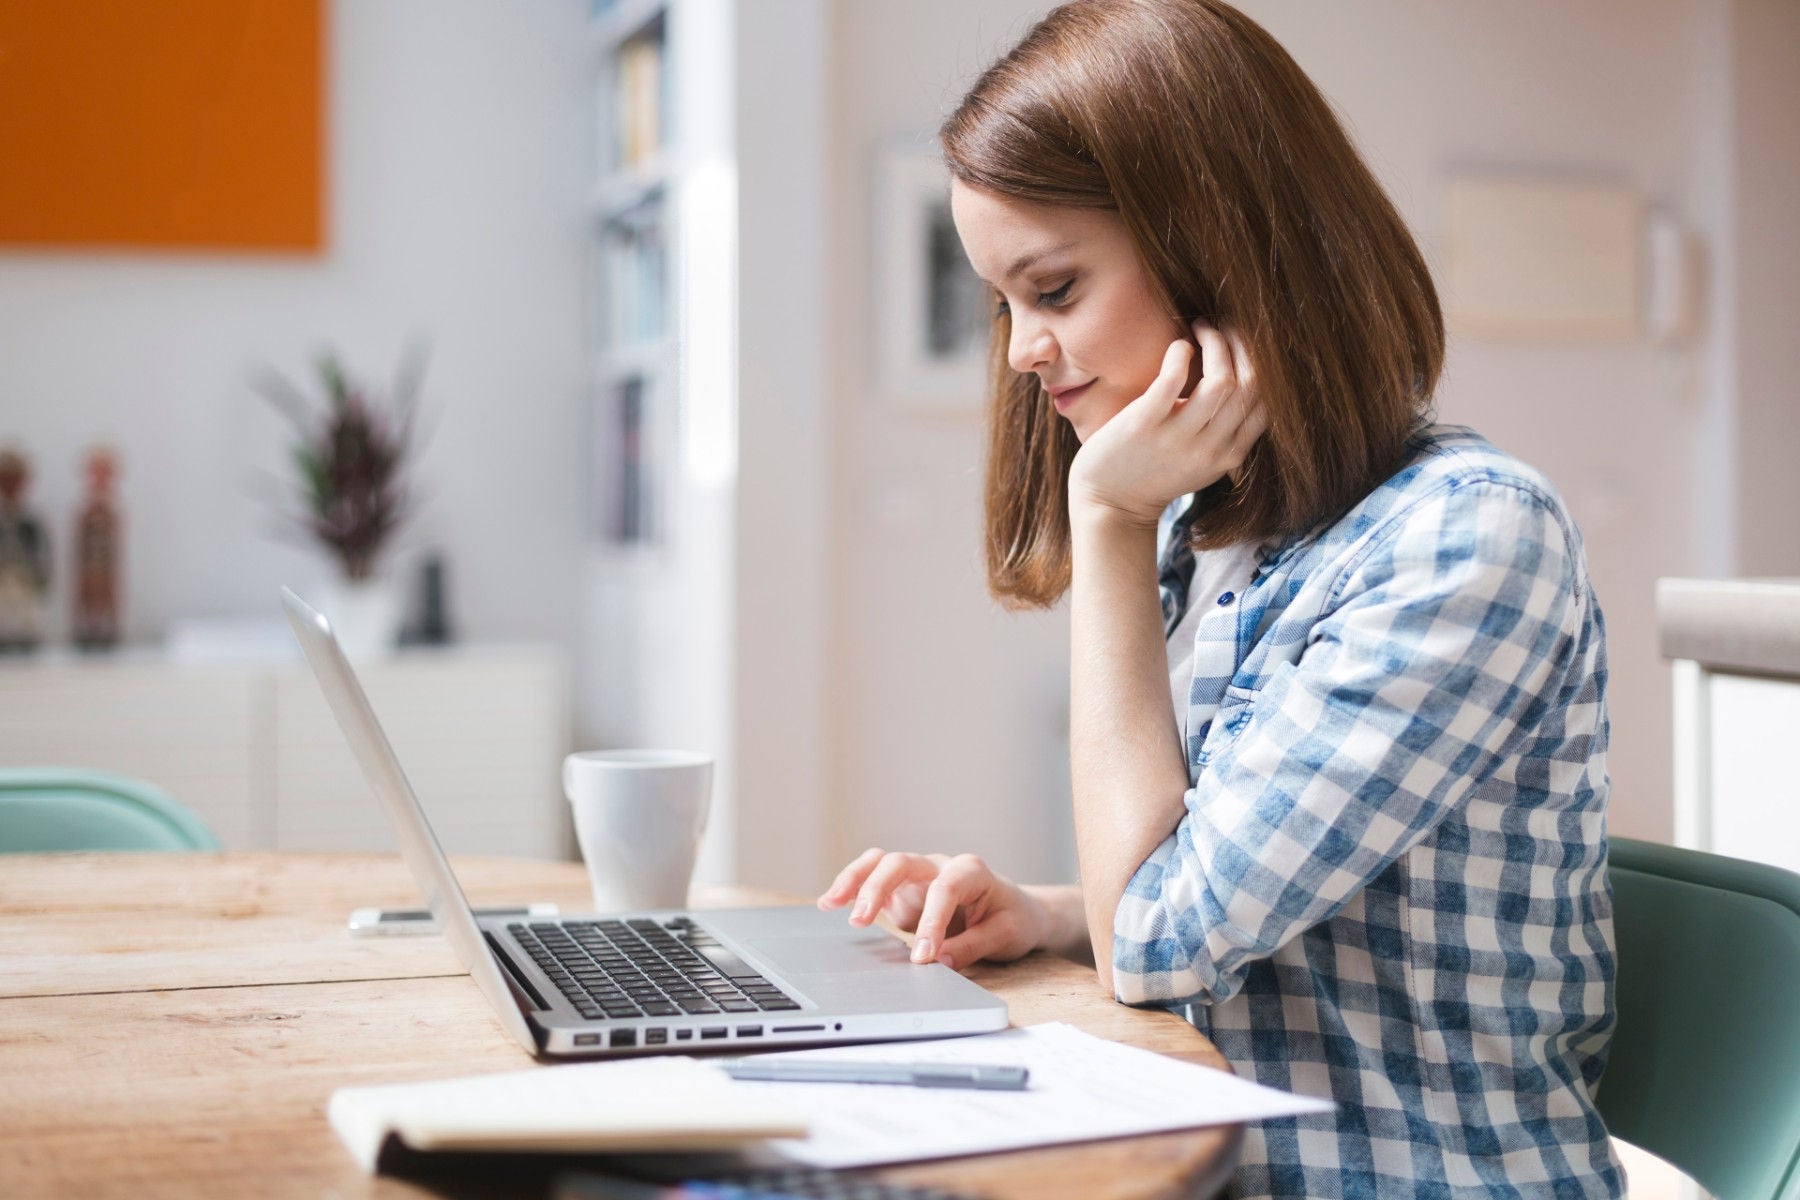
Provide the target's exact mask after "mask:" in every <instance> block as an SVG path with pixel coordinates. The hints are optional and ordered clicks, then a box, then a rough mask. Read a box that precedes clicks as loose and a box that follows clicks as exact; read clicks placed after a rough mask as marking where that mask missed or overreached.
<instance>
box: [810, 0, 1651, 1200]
mask: <svg viewBox="0 0 1800 1200" xmlns="http://www.w3.org/2000/svg"><path fill="white" fill-rule="evenodd" d="M941 138H942V142H943V145H944V151H945V157H946V160H947V162H948V164H949V167H950V172H951V175H952V177H953V184H952V208H953V212H954V216H955V219H956V224H957V228H958V231H959V233H960V234H961V237H962V240H963V245H964V249H965V250H966V251H967V253H968V256H969V259H970V261H971V262H972V263H973V265H974V267H975V270H976V272H977V273H978V274H979V275H980V276H981V277H982V278H983V279H984V280H986V281H987V282H988V283H989V284H990V285H991V286H992V287H993V289H994V292H995V296H996V305H997V307H996V322H995V333H994V348H995V356H994V357H995V363H994V381H993V395H992V400H991V414H992V420H991V442H990V446H989V461H988V468H987V470H988V484H987V554H988V571H989V581H990V586H991V587H992V590H993V591H994V592H995V594H996V595H997V596H999V597H1000V598H1001V599H1002V600H1003V601H1006V602H1009V603H1013V604H1019V605H1037V606H1043V605H1049V604H1052V603H1054V602H1055V601H1056V600H1057V599H1059V598H1060V596H1061V595H1062V594H1063V593H1064V592H1065V591H1066V592H1067V593H1068V594H1069V596H1070V613H1071V621H1072V628H1073V653H1072V663H1073V667H1072V679H1071V696H1072V708H1071V714H1072V715H1071V761H1072V778H1073V785H1074V786H1073V792H1074V804H1075V834H1076V839H1077V844H1078V851H1079V858H1080V865H1081V877H1082V883H1081V885H1080V886H1079V887H1078V888H1067V887H1064V888H1056V887H1024V886H1020V885H1018V884H1016V883H1014V882H1013V881H1011V880H1009V879H1006V878H1004V877H1002V876H1000V875H997V874H995V873H994V872H993V871H991V870H990V869H988V868H987V867H986V866H985V865H984V864H983V863H981V862H980V861H979V860H978V859H974V858H972V857H967V856H964V857H960V858H945V857H943V856H925V855H916V854H901V853H883V852H882V851H879V850H871V851H869V852H868V853H866V854H864V855H862V856H861V857H859V858H858V859H857V860H856V861H855V862H853V863H851V864H850V865H849V866H848V867H846V868H845V870H844V871H843V873H842V874H841V875H840V876H839V877H838V878H837V880H836V881H835V882H834V883H833V884H832V886H831V888H830V889H829V890H828V891H827V892H826V893H825V894H824V895H823V896H822V897H821V898H820V904H821V906H822V907H825V908H835V907H840V906H842V905H845V904H850V903H852V901H854V910H853V913H852V916H851V920H852V922H853V923H856V924H866V923H867V922H869V921H871V920H873V919H874V918H875V916H876V915H877V914H878V913H881V912H883V911H885V912H886V913H887V914H888V915H889V916H890V917H891V918H892V919H893V920H895V921H896V922H898V923H899V924H900V925H901V926H902V927H903V928H908V929H916V931H917V937H916V939H915V949H914V957H915V958H916V959H918V960H919V961H931V960H933V959H935V960H937V961H940V962H944V963H948V964H950V965H952V966H964V965H967V964H969V963H971V962H974V961H976V960H978V959H982V958H991V959H1000V960H1004V959H1010V958H1015V957H1017V956H1019V955H1021V954H1025V953H1027V952H1029V951H1031V950H1033V949H1036V948H1040V947H1042V948H1048V949H1051V950H1054V951H1058V952H1062V953H1068V954H1084V953H1091V954H1092V955H1093V959H1094V962H1095V966H1096V969H1097V971H1098V973H1099V977H1100V980H1101V982H1102V983H1103V984H1104V985H1105V986H1107V987H1109V988H1110V989H1111V991H1112V992H1113V994H1114V995H1115V996H1116V997H1117V998H1118V999H1119V1000H1120V1001H1122V1002H1124V1003H1127V1004H1140V1005H1157V1006H1161V1007H1166V1008H1170V1009H1175V1010H1177V1011H1182V1012H1185V1013H1186V1014H1187V1015H1188V1017H1189V1018H1190V1019H1191V1020H1193V1021H1194V1022H1195V1023H1196V1024H1197V1025H1198V1026H1199V1027H1200V1028H1201V1029H1202V1030H1203V1031H1205V1032H1206V1033H1207V1035H1208V1036H1209V1037H1210V1038H1211V1039H1212V1041H1213V1042H1214V1043H1215V1044H1216V1045H1217V1046H1218V1047H1219V1049H1220V1051H1221V1052H1223V1053H1224V1055H1225V1056H1226V1057H1227V1058H1228V1059H1230V1060H1231V1062H1232V1063H1233V1064H1234V1066H1235V1067H1236V1068H1237V1069H1238V1071H1239V1072H1240V1073H1242V1074H1244V1075H1246V1076H1247V1077H1250V1078H1253V1079H1256V1080H1259V1081H1261V1082H1265V1083H1269V1084H1272V1085H1275V1086H1278V1087H1282V1088H1288V1089H1291V1090H1294V1091H1298V1092H1304V1093H1308V1094H1313V1095H1320V1096H1326V1097H1329V1098H1331V1099H1332V1100H1334V1101H1335V1102H1336V1105H1337V1107H1336V1111H1335V1113H1334V1114H1332V1115H1330V1116H1325V1117H1316V1118H1303V1119H1297V1120H1287V1121H1274V1122H1268V1123H1265V1124H1263V1125H1260V1126H1257V1127H1254V1128H1252V1129H1251V1130H1250V1131H1249V1132H1248V1137H1247V1140H1246V1143H1245V1148H1244V1154H1243V1161H1242V1166H1241V1169H1240V1171H1239V1173H1238V1176H1237V1179H1236V1186H1237V1189H1238V1191H1239V1192H1240V1194H1245V1195H1292V1196H1340V1195H1341V1196H1374V1195H1395V1196H1402V1195H1403V1196H1451V1195H1490V1194H1502V1195H1511V1194H1529V1195H1539V1194H1543V1195H1548V1194H1556V1195H1570V1196H1575V1195H1617V1194H1620V1193H1621V1192H1622V1189H1623V1174H1622V1172H1621V1171H1620V1169H1619V1166H1618V1163H1617V1161H1616V1160H1615V1159H1614V1157H1613V1156H1612V1152H1611V1149H1610V1146H1609V1143H1608V1141H1607V1138H1606V1131H1605V1129H1604V1127H1603V1125H1602V1123H1601V1121H1600V1119H1599V1117H1598V1116H1597V1115H1596V1113H1595V1111H1594V1108H1593V1105H1592V1103H1591V1093H1592V1089H1593V1087H1594V1085H1595V1083H1596V1082H1597V1080H1598V1078H1599V1075H1600V1071H1601V1068H1602V1066H1603V1061H1604V1055H1605V1049H1606V1045H1607V1039H1608V1035H1609V1033H1610V1030H1611V1027H1612V1023H1613V1012H1612V1002H1611V980H1612V974H1613V971H1612V963H1613V960H1612V930H1611V916H1610V914H1611V900H1610V895H1609V893H1608V891H1607V884H1606V873H1605V867H1606V839H1605V827H1604V810H1605V802H1606V794H1607V787H1608V784H1607V778H1606V771H1605V752H1606V715H1605V683H1606V659H1605V648H1604V628H1603V624H1602V620H1601V615H1600V611H1599V608H1598V606H1597V605H1596V603H1595V599H1594V595H1593V590H1592V587H1591V586H1590V584H1589V580H1588V575H1587V568H1586V562H1585V559H1584V555H1583V551H1582V546H1581V540H1580V536H1579V534H1578V532H1577V531H1576V529H1575V526H1574V523H1573V522H1572V521H1571V520H1570V518H1569V516H1568V513H1567V512H1566V511H1565V509H1564V507H1563V504H1562V502H1561V500H1560V499H1559V498H1558V496H1557V495H1556V493H1555V491H1554V490H1553V489H1552V488H1551V486H1550V485H1549V484H1548V483H1547V482H1546V481H1545V480H1544V478H1543V477H1542V476H1540V475H1539V474H1537V473H1536V472H1535V471H1533V470H1532V469H1531V468H1529V467H1527V466H1524V465H1523V464H1521V463H1519V462H1517V461H1516V460H1514V459H1512V458H1509V457H1508V456H1506V455H1505V454H1503V453H1501V452H1500V451H1498V450H1496V449H1495V448H1494V447H1492V446H1491V445H1489V444H1488V443H1487V442H1485V441H1483V440H1482V439H1481V438H1480V437H1479V436H1477V435H1476V434H1474V433H1473V432H1472V431H1469V430H1466V429H1457V428H1451V427H1443V426H1434V425H1431V424H1429V423H1428V421H1427V414H1428V411H1429V405H1430V398H1431V394H1432V390H1433V388H1434V386H1435V384H1436V381H1437V378H1438V372H1439V368H1440V366H1441V363H1442V358H1443V326H1442V320H1441V317H1440V314H1439V308H1438V303H1437V298H1436V293H1435V291H1434V290H1433V287H1432V284H1431V279H1430V276H1429V273H1428V271H1427V269H1426V267H1425V264H1424V262H1423V260H1422V258H1421V256H1420V254H1419V252H1418V249H1417V247H1416V245H1415V244H1414V242H1413V240H1412V238H1411V236H1410V235H1409V234H1408V232H1407V230H1406V229H1405V227H1404V225H1403V224H1402V222H1401V221H1400V219H1399V217H1398V215H1397V214H1396V213H1395V211H1394V209H1393V207H1392V205H1391V204H1390V203H1389V201H1388V200H1387V198H1386V196H1385V195H1384V194H1383V193H1382V191H1381V189H1380V187H1379V186H1378V185H1377V183H1376V182H1375V180H1374V179H1373V177H1372V176H1371V174H1370V173H1369V171H1368V169H1367V168H1366V167H1365V166H1364V164H1363V163H1362V162H1361V160H1360V159H1359V157H1358V156H1357V154H1356V152H1355V150H1354V149H1353V147H1352V146H1351V144H1350V142H1349V140H1348V139H1347V137H1346V136H1345V134H1344V132H1343V131H1342V129H1341V128H1340V127H1339V125H1338V123H1337V121H1336V120H1335V119H1334V117H1333V116H1332V113H1331V110H1330V108H1329V106H1328V104H1327V103H1326V101H1325V100H1324V99H1323V97H1322V96H1321V95H1320V94H1319V92H1318V91H1317V89H1316V88H1314V87H1313V85H1312V84H1311V82H1310V81H1309V80H1307V79H1306V77H1305V76H1304V75H1303V74H1302V73H1301V71H1300V70H1299V68H1298V67H1297V66H1296V65H1295V64H1294V63H1293V61H1292V60H1291V59H1290V58H1289V57H1288V56H1287V54H1286V53H1285V52H1284V51H1283V50H1282V49H1281V48H1280V47H1279V46H1278V45H1277V44H1276V43H1275V42H1274V41H1273V39H1271V38H1270V37H1269V36H1268V35H1267V34H1266V33H1265V32H1264V31H1263V30H1262V29H1260V28H1259V27H1258V26H1256V25H1255V24H1254V23H1253V22H1251V21H1250V20H1248V19H1247V18H1245V17H1244V16H1243V15H1241V14H1240V13H1238V12H1236V11H1234V10H1232V9H1231V8H1228V7H1226V6H1225V5H1224V4H1222V3H1218V2H1216V0H1091V2H1081V3H1075V4H1070V5H1067V6H1065V7H1063V8H1059V9H1057V10H1056V11H1055V12H1053V13H1051V14H1050V16H1049V17H1047V18H1046V19H1045V20H1044V21H1043V22H1042V23H1040V24H1039V25H1038V26H1037V27H1036V28H1034V29H1033V30H1032V31H1031V33H1030V34H1029V35H1028V36H1027V37H1026V38H1025V40H1024V41H1023V42H1022V43H1020V45H1019V46H1018V47H1017V48H1015V49H1014V50H1013V51H1012V52H1011V53H1010V54H1008V55H1007V56H1006V57H1005V58H1003V59H1002V60H1001V61H1000V62H998V63H996V64H995V65H994V66H993V67H992V68H990V69H989V70H988V71H987V72H986V74H984V75H983V76H982V77H981V79H980V80H979V81H978V82H977V83H976V85H975V87H974V89H973V90H972V91H971V92H970V93H969V94H968V96H967V97H966V98H965V99H964V100H963V102H962V104H961V105H960V107H959V108H958V109H957V110H956V112H955V113H954V114H953V115H952V116H951V117H950V119H949V120H948V122H946V124H945V125H944V127H943V130H942V132H941ZM1159 525H1160V526H1161V530H1160V533H1159ZM1159 544H1160V546H1161V551H1160V553H1159V549H1158V547H1159ZM1171 698H1172V699H1173V701H1174V704H1173V710H1171V705H1170V700H1171Z"/></svg>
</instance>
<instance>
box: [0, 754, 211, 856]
mask: <svg viewBox="0 0 1800 1200" xmlns="http://www.w3.org/2000/svg"><path fill="white" fill-rule="evenodd" d="M217 849H219V839H218V838H216V837H214V836H213V831H212V830H210V829H208V828H207V827H206V823H205V822H203V821H202V820H200V818H199V817H197V816H195V815H194V814H193V813H192V812H190V811H189V810H188V809H187V808H186V807H185V806H183V805H182V804H181V803H179V802H178V801H176V800H175V799H173V798H172V797H171V796H170V795H169V794H168V793H167V792H165V791H163V790H162V789H161V788H156V787H152V786H150V785H149V784H147V783H139V782H138V781H137V780H135V779H126V778H124V777H123V776H120V775H108V774H105V773H103V772H100V771H72V770H61V769H54V768H47V767H46V768H37V767H27V768H8V769H0V854H39V853H47V852H51V851H57V850H217Z"/></svg>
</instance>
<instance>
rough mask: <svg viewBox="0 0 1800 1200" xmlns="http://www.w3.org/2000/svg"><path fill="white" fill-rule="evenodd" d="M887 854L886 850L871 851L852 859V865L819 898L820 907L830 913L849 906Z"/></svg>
mask: <svg viewBox="0 0 1800 1200" xmlns="http://www.w3.org/2000/svg"><path fill="white" fill-rule="evenodd" d="M885 853H887V852H886V851H885V850H875V849H869V850H864V851H863V852H862V853H861V854H859V855H857V856H856V857H855V858H854V859H852V860H851V861H850V865H849V866H847V867H845V868H844V869H843V870H842V871H839V872H838V875H837V878H836V879H833V880H832V881H831V886H830V887H828V888H826V889H825V891H824V892H823V893H822V894H821V895H820V896H819V907H820V908H822V909H825V910H827V911H829V910H831V909H834V908H842V907H843V906H844V905H846V904H848V903H849V902H850V897H851V896H852V895H853V894H854V893H855V891H856V889H857V888H859V887H861V886H862V881H863V879H864V878H865V877H866V876H867V875H868V873H869V872H870V871H871V870H873V869H874V867H875V864H876V863H878V862H880V861H881V856H882V855H883V854H885Z"/></svg>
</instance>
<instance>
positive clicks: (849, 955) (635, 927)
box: [281, 588, 1007, 1057]
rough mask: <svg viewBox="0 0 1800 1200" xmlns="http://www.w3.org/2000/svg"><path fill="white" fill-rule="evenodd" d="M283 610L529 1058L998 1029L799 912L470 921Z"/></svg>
mask: <svg viewBox="0 0 1800 1200" xmlns="http://www.w3.org/2000/svg"><path fill="white" fill-rule="evenodd" d="M281 603H282V607H283V608H285V609H286V610H287V616H288V621H289V622H290V623H291V624H292V625H293V627H294V634H295V636H297V637H298V638H299V639H300V646H301V649H303V650H304V651H305V652H306V660H307V662H308V663H309V664H310V665H311V666H312V670H313V674H314V676H316V677H317V678H318V681H319V686H320V687H321V688H323V689H324V692H325V699H326V700H327V701H328V702H329V703H330V704H331V711H332V712H333V713H334V714H335V715H336V717H337V722H338V725H339V727H340V728H342V729H343V731H344V737H345V738H346V739H347V740H348V741H349V743H350V749H351V751H352V752H353V753H354V754H355V755H356V760H357V762H358V763H359V764H360V765H361V766H362V770H363V774H364V776H366V777H367V778H368V781H369V786H370V787H372V788H374V790H375V794H376V795H377V796H379V797H381V802H382V804H383V806H384V807H386V809H387V813H388V818H389V819H390V820H391V821H392V822H393V824H394V832H395V834H396V835H397V836H398V838H399V842H400V852H401V854H402V856H404V857H405V859H406V863H407V866H408V867H410V868H411V869H412V873H413V878H414V879H415V880H416V881H417V882H418V885H419V887H420V889H421V890H423V891H424V893H425V900H426V904H427V906H428V907H429V908H430V909H431V915H432V917H433V918H434V919H435V920H436V921H437V925H438V928H439V929H440V930H442V931H443V933H444V935H445V936H446V937H447V938H449V939H450V945H451V946H452V947H453V948H454V949H455V951H456V955H457V957H458V958H459V959H461V960H462V964H463V966H465V967H466V968H468V971H469V974H470V975H472V976H473V977H474V979H475V983H476V985H477V986H479V987H480V988H481V991H482V994H483V995H485V996H486V997H487V1000H488V1003H489V1004H491V1005H492V1006H493V1009H494V1012H495V1014H496V1015H497V1016H498V1017H499V1018H500V1024H501V1025H502V1026H503V1027H504V1028H505V1029H506V1031H507V1032H508V1033H510V1034H512V1036H513V1037H514V1038H516V1039H518V1042H519V1044H520V1045H522V1046H524V1047H525V1049H526V1050H528V1051H530V1052H531V1053H533V1054H539V1055H544V1056H546V1057H564V1056H589V1055H626V1054H667V1053H692V1052H694V1051H700V1050H713V1049H731V1050H735V1051H738V1052H740V1053H741V1052H743V1051H746V1050H753V1049H760V1048H768V1049H775V1048H777V1047H781V1046H806V1045H818V1044H823V1043H830V1042H878V1041H890V1040H896V1039H901V1038H925V1037H946V1036H951V1035H955V1034H964V1033H988V1032H991V1031H993V1030H996V1029H1004V1028H1006V1023H1007V1022H1006V1003H1005V1001H1003V1000H1001V999H1000V998H999V997H998V996H995V995H993V994H992V993H991V992H988V991H986V990H984V989H982V988H980V987H978V986H976V985H975V984H973V983H970V982H969V981H968V980H966V979H964V978H963V977H962V976H960V975H958V974H957V973H956V972H955V971H952V970H950V969H949V968H948V967H944V966H941V965H939V964H937V963H931V964H926V965H920V964H916V963H913V962H912V961H910V959H909V958H908V957H907V951H906V947H905V945H904V944H903V943H901V942H900V940H899V939H897V938H895V937H892V936H891V935H889V934H887V933H884V932H882V931H880V930H878V929H853V928H851V927H850V925H849V924H848V923H847V922H846V921H845V919H844V917H843V915H842V914H841V913H823V912H820V911H818V910H817V909H815V908H813V907H811V906H810V905H801V906H795V907H789V908H738V909H708V910H698V911H694V912H676V911H658V912H629V913H606V914H600V915H595V916H586V917H583V916H564V917H556V918H550V919H542V918H523V919H512V918H506V917H487V918H482V919H480V920H477V919H476V917H475V914H474V913H473V912H472V911H471V910H470V908H469V902H468V900H467V899H465V898H464V896H463V892H462V887H461V886H460V885H459V884H458V883H457V882H456V876H455V875H453V874H451V871H450V864H449V862H448V861H447V860H446V859H445V857H444V852H443V849H442V848H441V847H440V846H439V845H438V840H437V835H436V834H435V833H433V832H432V829H431V825H430V823H429V822H428V821H426V819H425V811H424V809H423V808H421V807H420V806H419V799H418V797H417V796H416V795H414V794H413V790H412V785H411V784H410V783H408V782H407V779H406V775H405V773H404V772H402V771H401V769H400V762H399V760H398V759H396V758H395V757H394V750H393V747H392V746H390V745H389V744H388V740H387V735H386V734H385V733H383V732H382V729H381V725H380V723H379V722H377V721H376V719H375V711H374V709H372V708H370V707H369V700H368V697H367V696H365V695H364V694H363V690H362V685H361V684H360V683H359V682H358V681H357V678H356V673H355V672H354V671H352V670H351V668H350V663H349V660H347V659H346V658H345V657H344V653H343V651H342V650H341V649H340V648H339V646H338V643H337V638H336V636H335V635H333V633H332V632H331V625H330V623H329V622H327V621H326V619H325V618H324V617H323V616H322V615H321V614H319V613H318V612H315V611H314V610H313V609H312V608H311V607H310V606H309V605H307V603H306V602H305V601H303V600H301V599H300V597H298V596H296V595H295V594H294V593H293V592H291V591H289V590H288V589H286V588H283V589H282V591H281Z"/></svg>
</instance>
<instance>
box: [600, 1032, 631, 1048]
mask: <svg viewBox="0 0 1800 1200" xmlns="http://www.w3.org/2000/svg"><path fill="white" fill-rule="evenodd" d="M607 1044H608V1045H609V1046H611V1047H612V1048H613V1049H615V1050H616V1049H618V1048H619V1047H620V1046H635V1045H637V1030H635V1029H615V1030H613V1031H612V1041H610V1042H608V1043H607Z"/></svg>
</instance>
